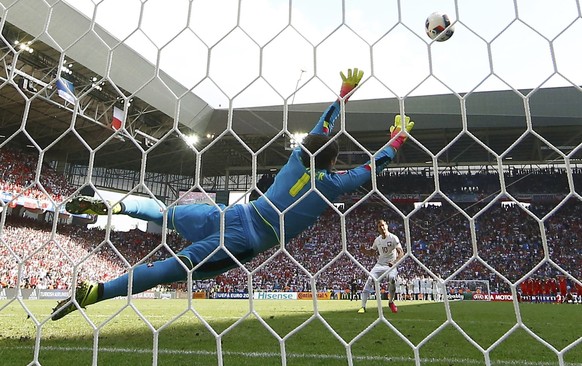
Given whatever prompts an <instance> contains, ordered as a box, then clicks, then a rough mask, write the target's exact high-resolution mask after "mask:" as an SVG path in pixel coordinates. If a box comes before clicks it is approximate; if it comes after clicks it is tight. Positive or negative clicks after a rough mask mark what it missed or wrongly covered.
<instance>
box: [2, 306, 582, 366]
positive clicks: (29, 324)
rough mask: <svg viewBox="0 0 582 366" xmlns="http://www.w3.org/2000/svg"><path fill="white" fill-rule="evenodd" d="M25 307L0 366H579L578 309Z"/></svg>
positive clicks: (6, 339) (6, 335)
mask: <svg viewBox="0 0 582 366" xmlns="http://www.w3.org/2000/svg"><path fill="white" fill-rule="evenodd" d="M23 304H24V305H25V306H26V307H27V308H28V309H29V310H30V312H31V313H32V314H33V318H31V319H27V313H26V312H25V310H24V308H23V306H22V305H21V303H20V302H18V301H15V300H12V301H7V300H2V301H0V364H1V365H28V364H34V362H33V361H34V360H35V344H36V342H39V348H38V351H39V353H38V362H39V364H41V365H59V366H60V365H92V364H99V365H132V366H133V365H151V364H157V365H172V366H176V365H219V364H223V365H233V366H241V365H253V366H254V365H298V366H299V365H301V366H303V365H310V366H311V365H316V366H317V365H322V366H323V365H325V366H330V365H361V366H364V365H365V366H369V365H371V364H375V365H384V364H390V365H415V364H416V363H415V353H414V350H413V346H418V345H420V347H419V350H418V353H419V357H420V364H422V365H431V366H432V365H439V366H440V365H443V366H444V365H447V366H448V365H485V364H486V359H485V357H484V356H483V353H482V352H481V351H480V350H479V349H478V347H482V348H484V349H488V348H489V347H491V346H492V345H494V344H495V347H494V348H493V349H492V350H491V352H490V353H489V358H490V363H491V364H492V365H559V357H558V356H557V354H556V353H555V352H554V351H556V352H558V351H561V350H563V349H565V348H566V347H568V346H569V347H568V348H567V351H566V352H565V354H564V357H563V362H564V365H582V326H581V325H580V322H581V320H582V305H554V304H520V305H519V309H520V313H521V318H522V321H523V323H524V325H525V326H526V327H527V329H524V328H520V327H517V321H516V314H515V309H514V306H513V303H494V302H491V303H488V302H470V301H462V302H452V303H450V305H451V315H452V319H453V321H454V323H448V324H446V321H447V315H446V309H445V306H444V304H443V303H428V302H400V303H398V305H399V310H400V311H399V312H398V314H392V313H391V312H390V311H389V310H388V308H387V303H386V302H385V301H384V302H383V306H384V308H383V311H382V316H380V315H379V311H378V308H377V302H376V301H373V300H370V301H369V302H368V305H369V306H368V312H367V313H365V314H357V310H358V306H359V301H358V302H356V301H353V302H350V301H318V302H317V310H318V311H317V313H316V314H315V315H314V303H313V302H312V301H275V300H256V301H254V302H253V303H252V304H253V308H252V311H251V306H250V303H249V301H248V300H193V301H192V308H191V309H189V308H188V302H187V301H186V300H134V301H132V302H131V305H128V302H127V301H126V300H109V301H105V302H102V303H100V304H97V305H93V306H90V307H88V308H87V310H86V314H87V317H88V319H89V320H90V322H89V321H88V320H87V319H85V317H83V316H82V315H81V313H80V312H74V313H72V314H70V315H68V316H66V317H65V318H63V319H61V320H59V321H56V322H53V321H51V320H47V318H48V316H49V313H50V311H51V307H53V306H54V304H55V301H48V300H30V301H28V300H27V301H24V302H23ZM34 319H36V321H37V322H38V326H37V324H36V323H35V321H34ZM144 319H147V321H144ZM148 322H149V323H151V325H150V324H148ZM91 323H93V324H91ZM514 328H515V329H514ZM331 329H333V331H332V330H331ZM512 329H514V331H513V332H512V333H511V334H507V333H508V332H510V331H511V330H512ZM463 333H465V335H466V336H469V337H470V338H472V339H473V341H474V342H475V343H476V345H477V346H476V345H475V344H473V343H471V342H470V341H469V340H467V338H466V337H465V336H464V335H463ZM431 334H432V336H431ZM504 336H505V338H504V339H503V341H502V342H500V343H496V342H497V341H498V339H499V338H501V337H504ZM279 338H280V339H279ZM156 343H157V347H158V348H157V352H158V355H157V359H154V353H153V347H154V344H156ZM547 345H550V347H548V346H547ZM95 347H97V348H98V349H99V352H98V353H94V352H93V349H94V348H95ZM551 347H553V348H554V350H553V349H552V348H551ZM217 349H219V351H220V352H219V353H220V355H218V354H217ZM282 350H284V352H285V354H286V357H285V359H283V358H282V356H281V352H282ZM350 357H351V360H352V361H349V358H350Z"/></svg>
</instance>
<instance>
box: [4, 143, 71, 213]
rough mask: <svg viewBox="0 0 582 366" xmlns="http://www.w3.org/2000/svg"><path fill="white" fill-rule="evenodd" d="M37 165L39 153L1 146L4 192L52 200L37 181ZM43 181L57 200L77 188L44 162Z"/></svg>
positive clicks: (41, 179) (45, 187) (61, 199)
mask: <svg viewBox="0 0 582 366" xmlns="http://www.w3.org/2000/svg"><path fill="white" fill-rule="evenodd" d="M37 165H38V156H37V155H34V154H26V153H24V152H22V151H19V150H15V149H10V148H8V147H3V148H2V149H0V166H1V167H2V169H1V170H0V192H3V193H11V194H12V195H13V196H17V195H21V196H24V197H28V198H33V199H37V200H46V201H48V200H49V197H47V195H46V194H45V193H44V192H43V191H42V190H41V189H40V186H38V185H37V184H35V182H34V177H35V175H36V169H37ZM39 183H40V185H41V186H42V187H43V188H44V189H45V190H46V192H47V193H48V194H49V195H50V198H51V199H52V200H53V201H55V202H57V203H60V202H62V201H63V200H64V199H65V198H66V197H68V196H69V195H71V194H72V193H73V192H74V191H75V188H73V187H71V186H70V185H69V184H68V182H67V179H66V178H65V177H64V176H63V175H62V174H59V173H57V172H56V171H55V170H54V169H52V168H51V167H50V166H48V165H46V164H43V165H42V170H41V174H40V179H39Z"/></svg>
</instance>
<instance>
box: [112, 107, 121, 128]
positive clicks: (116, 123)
mask: <svg viewBox="0 0 582 366" xmlns="http://www.w3.org/2000/svg"><path fill="white" fill-rule="evenodd" d="M123 117H124V116H123V110H122V109H119V108H117V107H113V120H112V121H111V128H113V129H114V130H116V131H117V130H119V129H120V128H121V125H122V124H123Z"/></svg>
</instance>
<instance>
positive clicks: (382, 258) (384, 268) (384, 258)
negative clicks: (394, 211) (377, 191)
mask: <svg viewBox="0 0 582 366" xmlns="http://www.w3.org/2000/svg"><path fill="white" fill-rule="evenodd" d="M378 232H379V233H380V235H378V236H377V237H376V239H374V243H373V244H372V247H371V248H365V247H361V248H360V250H361V251H362V252H363V253H364V254H366V255H378V261H377V262H376V264H375V265H374V268H372V270H371V271H370V277H368V280H367V281H366V284H365V285H364V290H363V291H362V293H361V296H362V307H361V308H360V310H358V313H365V312H366V302H367V301H368V297H369V296H370V294H371V293H372V292H374V291H375V286H374V278H376V279H377V278H378V277H380V276H382V275H383V274H384V273H386V272H388V274H387V275H386V278H388V282H389V286H388V292H389V294H390V300H389V302H388V306H389V307H390V310H392V312H393V313H396V312H398V308H397V307H396V304H394V297H395V295H396V276H398V269H397V268H396V266H394V263H396V262H397V261H398V260H400V258H402V257H403V256H404V250H403V249H402V245H400V239H398V237H397V236H396V235H394V234H392V233H391V232H389V231H388V224H387V223H386V221H384V220H379V221H378Z"/></svg>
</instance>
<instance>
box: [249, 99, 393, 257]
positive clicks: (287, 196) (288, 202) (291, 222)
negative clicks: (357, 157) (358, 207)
mask: <svg viewBox="0 0 582 366" xmlns="http://www.w3.org/2000/svg"><path fill="white" fill-rule="evenodd" d="M339 110H340V104H339V101H336V102H335V103H333V104H332V105H331V106H329V107H328V109H327V110H326V111H325V112H324V113H323V115H322V116H321V118H320V120H319V121H318V123H317V125H316V126H315V128H314V129H313V130H312V131H311V133H312V134H313V133H315V134H325V135H329V134H330V133H331V131H332V129H333V125H334V122H335V120H336V119H337V117H338V115H339ZM301 152H302V150H301V148H300V147H297V148H295V149H294V150H293V151H292V153H291V156H290V157H289V161H288V162H287V163H286V164H285V165H284V166H283V167H282V168H281V170H280V171H279V173H277V175H276V177H275V181H274V183H273V184H272V185H271V187H270V188H269V189H268V190H267V192H266V193H265V195H264V196H261V197H260V198H259V199H257V200H256V201H254V202H251V204H252V205H253V206H254V208H255V210H256V212H257V213H258V214H259V215H260V217H261V218H262V220H263V221H264V223H265V224H266V225H268V226H270V227H271V229H272V230H273V231H274V233H275V234H276V235H277V237H278V238H280V237H281V235H283V233H282V229H281V225H280V219H279V218H280V215H279V212H283V213H284V223H285V224H284V225H285V226H284V229H285V230H284V237H285V242H288V241H289V240H291V239H292V238H294V237H296V236H297V235H299V234H300V233H301V232H302V231H304V230H305V229H307V228H308V227H309V226H311V225H312V224H313V223H315V221H316V220H317V218H318V217H319V216H320V215H321V214H322V213H323V212H324V211H325V209H326V208H328V207H330V204H332V203H333V201H334V200H335V199H336V198H337V197H339V196H340V195H342V194H344V193H348V192H352V191H354V190H356V189H357V188H358V187H360V186H361V185H363V184H365V183H367V182H368V181H370V179H371V164H370V162H368V163H366V164H363V165H360V166H358V167H356V168H353V169H350V170H347V171H341V172H329V171H327V170H315V171H314V172H312V171H311V169H310V168H308V167H305V166H304V165H303V161H302V160H301ZM395 154H396V151H395V150H394V149H393V148H392V147H389V146H388V147H386V148H385V149H383V150H381V151H378V153H377V154H376V156H375V157H374V159H375V162H376V171H378V172H379V171H381V170H382V169H384V168H385V167H386V165H388V164H389V163H390V161H392V159H393V158H394V156H395ZM312 173H313V175H314V180H315V188H316V190H317V191H318V192H319V193H318V192H316V191H315V190H312V191H310V189H311V185H312V182H311V179H312V178H311V177H312ZM320 194H321V195H322V196H323V197H325V198H326V199H327V200H328V201H329V203H328V202H326V200H325V199H324V198H322V197H321V196H320ZM296 202H297V203H296ZM294 203H296V204H295V205H293V204H294ZM273 206H274V207H276V209H275V208H274V207H273ZM291 206H292V207H291ZM277 211H279V212H277ZM265 249H268V246H267V247H265V248H261V249H260V250H265Z"/></svg>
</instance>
